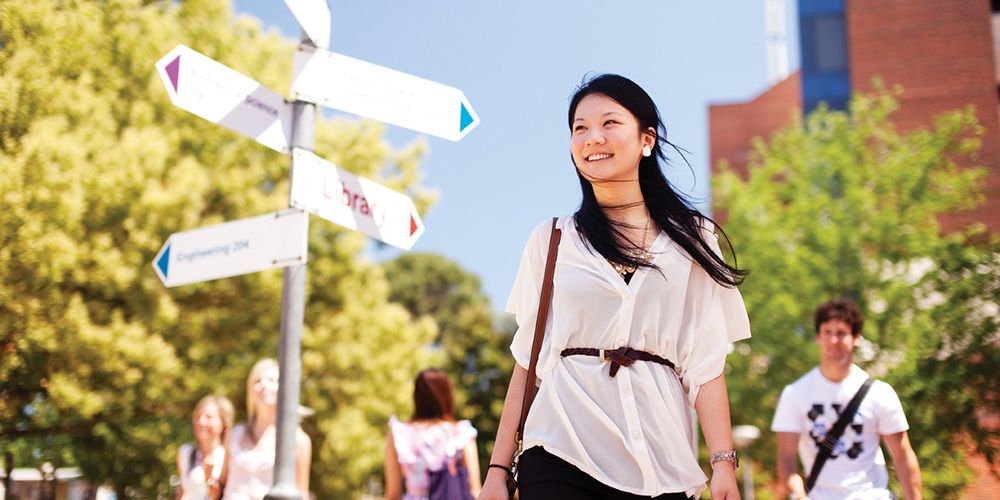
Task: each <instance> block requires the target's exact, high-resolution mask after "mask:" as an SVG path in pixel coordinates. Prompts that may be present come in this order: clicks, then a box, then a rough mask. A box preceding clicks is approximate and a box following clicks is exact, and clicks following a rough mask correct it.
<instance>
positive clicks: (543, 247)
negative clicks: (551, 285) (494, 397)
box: [506, 219, 552, 369]
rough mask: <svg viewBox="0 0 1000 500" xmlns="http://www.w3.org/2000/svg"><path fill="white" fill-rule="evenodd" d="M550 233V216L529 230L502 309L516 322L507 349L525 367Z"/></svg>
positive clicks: (528, 355) (528, 361) (528, 357)
mask: <svg viewBox="0 0 1000 500" xmlns="http://www.w3.org/2000/svg"><path fill="white" fill-rule="evenodd" d="M551 234H552V222H551V219H550V220H548V221H546V222H542V223H540V224H539V225H538V226H536V227H535V229H534V230H533V231H532V232H531V236H529V237H528V242H527V243H525V245H524V250H523V251H522V252H521V264H520V266H518V270H517V277H516V278H514V286H513V287H512V288H511V291H510V296H509V297H508V298H507V307H506V311H507V312H509V313H511V314H513V315H514V320H515V321H516V322H517V331H516V332H515V333H514V339H513V341H512V342H511V344H510V352H511V354H513V355H514V360H515V361H517V364H519V365H521V367H522V368H525V369H527V367H528V364H529V363H530V361H531V342H532V341H533V340H534V335H535V317H536V315H537V314H538V299H539V295H540V294H541V289H542V279H543V278H544V274H545V258H546V253H547V252H548V246H549V238H550V237H551Z"/></svg>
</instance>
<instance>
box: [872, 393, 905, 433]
mask: <svg viewBox="0 0 1000 500" xmlns="http://www.w3.org/2000/svg"><path fill="white" fill-rule="evenodd" d="M872 389H873V390H872V393H873V394H869V395H868V397H872V396H875V397H874V398H873V399H874V403H875V405H876V408H877V409H876V413H875V414H876V416H877V417H878V424H877V427H878V433H879V435H881V436H888V435H890V434H897V433H900V432H903V431H905V430H909V428H910V424H909V423H908V422H907V421H906V415H905V414H904V413H903V403H901V402H900V401H899V396H898V395H897V394H896V391H895V390H894V389H893V388H892V386H890V385H889V384H887V383H885V382H882V381H876V382H875V387H872ZM874 389H877V391H875V390H874Z"/></svg>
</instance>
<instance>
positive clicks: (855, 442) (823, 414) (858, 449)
mask: <svg viewBox="0 0 1000 500" xmlns="http://www.w3.org/2000/svg"><path fill="white" fill-rule="evenodd" d="M841 411H843V406H842V405H840V404H839V403H833V404H831V405H830V406H829V410H828V407H827V406H826V405H825V403H813V404H812V406H811V408H810V409H809V413H807V414H806V416H808V417H809V421H810V422H812V427H811V428H810V429H809V437H810V438H812V440H813V442H815V443H816V446H818V447H819V446H822V443H823V439H825V438H826V433H827V432H828V431H829V430H830V428H831V427H833V424H834V422H836V421H837V419H838V418H840V412H841ZM863 430H864V423H863V422H862V420H861V415H860V414H858V413H855V414H854V419H853V421H852V422H851V424H850V425H848V426H847V428H846V429H844V433H843V434H841V435H840V439H838V440H837V446H835V447H834V449H833V452H832V453H830V460H836V459H837V458H839V457H840V456H841V455H847V458H849V459H851V460H854V459H856V458H858V456H860V455H861V453H862V452H863V451H864V450H865V449H864V446H863V445H862V440H861V432H862V431H863ZM852 433H853V436H852ZM852 437H853V439H852ZM849 439H851V441H850V443H851V446H850V447H849V448H848V447H847V445H846V444H844V443H845V442H847V440H849Z"/></svg>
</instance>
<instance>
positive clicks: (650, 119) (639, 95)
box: [569, 74, 749, 287]
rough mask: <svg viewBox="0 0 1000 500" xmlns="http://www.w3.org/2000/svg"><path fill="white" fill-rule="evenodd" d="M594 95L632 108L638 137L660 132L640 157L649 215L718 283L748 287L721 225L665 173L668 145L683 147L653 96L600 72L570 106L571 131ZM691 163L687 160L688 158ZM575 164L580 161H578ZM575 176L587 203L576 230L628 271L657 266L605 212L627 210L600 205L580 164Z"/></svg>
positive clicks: (578, 216)
mask: <svg viewBox="0 0 1000 500" xmlns="http://www.w3.org/2000/svg"><path fill="white" fill-rule="evenodd" d="M591 94H600V95H604V96H606V97H608V98H610V99H612V100H614V101H615V102H617V103H618V104H621V105H622V106H623V107H624V108H625V109H627V110H629V111H630V112H631V113H632V115H633V116H635V118H636V120H637V121H638V122H639V133H640V134H641V133H645V131H648V130H649V129H650V128H652V129H653V130H655V131H656V141H655V143H654V144H653V150H652V154H651V155H650V156H648V157H641V158H640V159H639V188H640V189H641V191H642V197H643V203H645V205H646V209H647V210H648V211H649V215H650V217H652V219H653V222H655V223H656V224H657V225H658V226H659V227H660V228H662V229H663V230H664V231H666V232H667V236H669V237H670V239H671V240H673V241H674V242H675V243H677V244H678V245H680V247H681V248H683V249H684V251H686V252H687V254H688V255H690V256H691V258H692V259H694V261H695V262H697V263H698V265H699V266H701V268H702V269H704V270H705V272H706V273H708V275H709V276H711V278H712V279H713V280H715V281H716V282H717V283H719V284H720V285H723V286H727V287H733V286H736V285H739V284H741V283H743V279H744V278H745V277H746V276H747V274H749V271H747V270H745V269H740V268H738V267H736V265H735V262H736V261H735V259H736V252H735V251H734V250H733V249H732V244H731V243H730V241H729V237H728V236H726V233H725V231H723V230H722V227H721V226H720V225H718V224H716V223H715V221H714V220H712V219H711V218H710V217H708V216H706V215H703V214H702V213H701V212H699V211H698V210H695V209H694V208H693V207H692V205H691V203H690V202H689V201H688V200H687V199H686V198H684V197H683V196H681V195H680V194H678V193H677V192H676V191H674V189H673V187H672V186H671V185H670V182H669V181H667V178H666V177H665V176H664V175H663V170H662V169H661V168H660V160H663V161H664V162H665V161H667V155H666V153H665V152H664V148H663V145H664V144H666V145H669V146H670V147H672V148H674V150H676V151H677V153H678V154H680V155H681V157H682V158H683V157H684V154H683V153H682V152H681V149H680V148H678V147H677V146H675V145H674V144H672V143H671V142H669V141H668V140H667V138H666V136H667V134H666V127H665V126H664V125H663V120H661V119H660V112H659V110H657V109H656V104H655V103H653V99H652V98H651V97H649V94H647V93H646V91H645V90H643V89H642V87H640V86H639V85H637V84H636V83H635V82H633V81H632V80H629V79H628V78H625V77H623V76H619V75H614V74H601V75H597V76H595V77H593V78H590V79H589V80H586V81H585V82H584V83H583V84H581V85H580V86H579V87H578V88H577V89H576V92H574V93H573V97H572V98H571V99H570V104H569V128H570V132H571V133H572V131H573V120H574V118H575V114H576V107H577V105H578V104H580V101H581V100H582V99H583V98H584V97H586V96H588V95H591ZM684 161H685V162H686V161H687V158H684ZM574 165H575V162H574ZM576 175H577V177H579V178H580V189H581V191H583V201H581V202H580V209H579V210H577V211H576V213H575V214H574V215H573V217H574V220H575V222H576V225H577V228H578V229H579V230H580V233H581V234H582V235H583V236H584V238H585V240H586V242H587V244H588V245H590V246H591V247H592V249H593V250H596V251H597V252H598V253H600V254H601V256H603V257H604V258H605V259H607V260H608V261H610V262H612V263H615V264H621V265H624V266H628V267H635V268H639V267H650V268H656V266H655V265H653V264H652V263H650V262H647V261H645V260H643V259H640V258H637V257H636V256H634V255H631V254H630V252H629V250H630V249H629V248H628V247H627V246H626V244H625V242H626V241H627V239H626V238H625V235H624V234H623V233H622V228H630V227H631V226H628V225H627V224H625V223H622V222H618V221H614V220H611V219H610V218H608V216H607V215H606V213H605V210H607V209H616V208H626V207H628V206H629V205H623V206H613V207H608V206H601V205H600V204H599V203H598V202H597V197H596V196H595V195H594V187H593V185H591V182H590V181H589V180H587V179H586V178H585V177H584V175H583V174H582V173H581V172H580V169H579V167H578V166H577V169H576ZM706 222H707V223H708V224H706ZM703 227H710V228H713V227H714V228H716V229H717V231H718V232H719V234H720V236H721V239H722V240H724V241H725V245H726V247H727V248H729V250H730V251H732V253H733V262H734V265H729V264H728V263H727V262H726V261H725V260H724V259H723V258H722V257H721V256H720V255H718V254H716V253H715V251H713V250H712V247H711V246H709V244H708V243H707V242H706V241H705V238H704V236H703V233H702V228H703Z"/></svg>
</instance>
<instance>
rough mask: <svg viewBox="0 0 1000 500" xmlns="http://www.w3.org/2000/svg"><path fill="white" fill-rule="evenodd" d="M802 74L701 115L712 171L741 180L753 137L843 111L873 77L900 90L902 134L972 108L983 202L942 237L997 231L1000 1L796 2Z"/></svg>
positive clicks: (948, 221)
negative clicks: (802, 117) (794, 120)
mask: <svg viewBox="0 0 1000 500" xmlns="http://www.w3.org/2000/svg"><path fill="white" fill-rule="evenodd" d="M798 6H799V16H798V17H799V18H798V25H799V35H800V36H799V39H800V47H801V59H802V60H801V61H800V63H801V64H800V65H799V66H800V70H799V71H798V72H796V73H793V74H792V75H791V76H788V77H787V78H785V79H784V80H782V81H780V82H778V83H776V84H775V85H773V86H772V87H770V88H769V89H767V90H766V91H764V92H763V93H761V94H760V95H759V96H757V97H755V98H754V99H752V100H750V101H746V102H739V103H728V104H715V105H711V106H710V107H709V142H710V154H711V164H712V168H713V170H714V169H715V168H718V164H719V161H720V160H723V159H725V160H727V161H728V162H729V163H730V164H731V165H733V166H734V167H735V168H736V170H737V171H739V172H745V171H746V162H747V153H748V151H749V149H750V140H751V138H753V137H763V138H768V137H770V135H771V133H772V132H773V131H774V130H775V129H777V128H778V127H780V126H781V125H784V124H785V123H787V122H788V120H789V118H790V117H791V116H792V113H799V112H803V111H804V112H809V111H810V110H812V109H813V108H815V107H816V106H817V105H818V104H819V103H820V102H826V103H827V104H828V105H829V106H830V107H832V108H836V109H845V108H846V105H847V102H848V100H849V99H850V96H851V94H852V93H855V92H867V91H869V90H871V84H872V81H873V79H874V78H876V77H878V78H881V79H882V81H884V82H885V83H886V84H887V85H888V86H893V85H901V86H902V87H903V94H902V95H901V96H900V110H899V111H898V112H897V113H896V114H895V116H894V120H895V123H896V125H897V127H898V128H899V129H900V130H901V131H907V130H911V129H914V128H918V127H925V128H926V127H929V126H930V125H931V124H932V119H933V117H934V116H935V115H938V114H940V113H942V112H945V111H950V110H954V109H958V108H962V107H965V106H967V105H970V104H971V105H973V106H975V109H976V114H977V117H978V119H979V123H980V124H981V125H982V126H983V127H984V129H985V133H984V134H983V136H982V140H983V146H982V149H981V150H980V152H979V155H978V158H977V160H976V162H975V163H976V164H978V165H982V166H985V167H987V169H988V170H989V177H988V179H987V185H986V193H985V194H986V202H985V204H984V205H982V206H980V208H978V209H976V210H974V211H971V212H963V213H959V214H954V215H951V216H949V217H947V218H945V219H944V220H943V222H944V225H945V227H946V228H955V227H961V226H964V225H966V224H968V223H970V222H974V221H981V222H983V223H985V224H986V225H987V226H988V227H989V228H990V229H991V230H992V231H994V232H998V231H1000V100H998V88H1000V87H998V82H1000V77H998V74H1000V64H998V63H997V60H998V59H1000V1H997V0H994V1H993V2H989V1H986V0H934V1H926V2H923V1H922V2H914V1H912V0H879V1H866V0H799V2H798Z"/></svg>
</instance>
